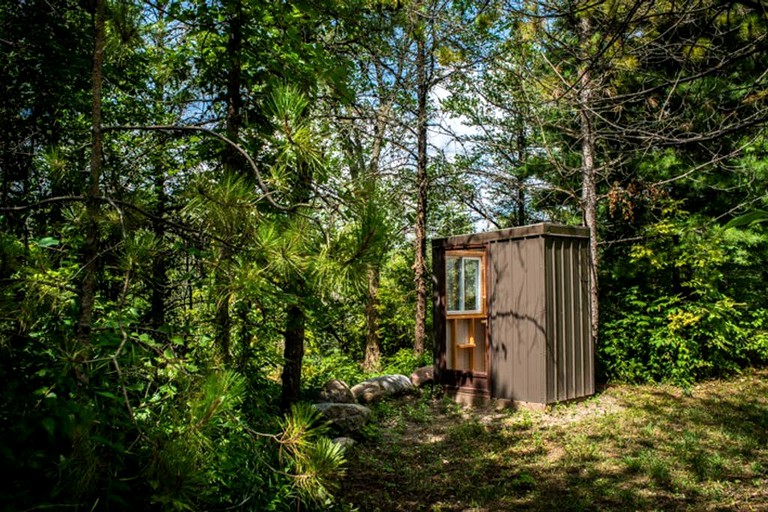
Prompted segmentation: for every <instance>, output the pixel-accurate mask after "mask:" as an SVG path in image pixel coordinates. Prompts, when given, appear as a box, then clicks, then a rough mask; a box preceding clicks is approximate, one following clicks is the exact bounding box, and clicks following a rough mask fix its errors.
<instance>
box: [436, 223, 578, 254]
mask: <svg viewBox="0 0 768 512" xmlns="http://www.w3.org/2000/svg"><path fill="white" fill-rule="evenodd" d="M544 235H549V236H566V237H572V238H589V228H587V227H584V226H566V225H563V224H550V223H548V222H542V223H539V224H531V225H529V226H520V227H516V228H506V229H499V230H496V231H486V232H484V233H471V234H466V235H456V236H449V237H445V238H435V239H433V240H432V247H434V248H439V247H452V246H467V245H479V244H484V243H486V242H497V241H501V240H513V239H516V238H529V237H535V236H544Z"/></svg>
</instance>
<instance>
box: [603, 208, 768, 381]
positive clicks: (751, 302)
mask: <svg viewBox="0 0 768 512" xmlns="http://www.w3.org/2000/svg"><path fill="white" fill-rule="evenodd" d="M767 248H768V237H766V235H765V234H764V232H758V231H736V230H731V229H723V228H721V227H719V226H717V225H712V224H711V223H710V222H709V221H708V220H707V219H705V218H701V217H696V216H691V215H688V214H687V213H685V212H682V211H680V210H679V209H678V208H677V207H672V208H671V209H669V210H668V211H667V215H666V217H664V218H662V219H661V220H660V221H658V222H656V223H654V224H650V225H649V226H647V228H646V229H645V231H644V240H643V242H641V243H636V244H635V245H633V246H632V247H631V250H630V255H629V257H630V259H629V261H628V262H627V265H626V266H622V267H615V268H614V272H615V273H616V274H615V275H614V276H613V279H616V280H617V281H616V282H617V283H622V284H623V286H624V287H623V288H621V289H615V290H612V291H611V292H610V293H609V294H607V295H606V299H607V300H604V301H603V303H604V304H605V307H604V315H605V320H604V324H603V331H602V336H601V343H600V347H599V351H598V355H599V359H600V361H601V363H602V365H603V368H604V371H605V374H606V376H607V377H608V378H612V379H618V380H626V381H640V382H646V381H671V382H675V383H677V384H681V385H690V384H692V383H693V382H694V381H696V380H698V379H702V378H708V377H716V376H720V375H724V374H729V373H733V372H735V371H738V369H739V368H741V367H743V366H745V365H750V364H764V363H765V362H767V361H768V360H766V358H765V355H766V351H765V329H764V323H763V322H764V319H765V316H766V307H768V303H767V302H766V300H765V296H764V293H763V287H762V285H761V283H762V282H764V279H765V276H764V272H765V271H764V268H763V267H762V258H763V255H764V254H765V251H766V249H767ZM618 279H620V280H618Z"/></svg>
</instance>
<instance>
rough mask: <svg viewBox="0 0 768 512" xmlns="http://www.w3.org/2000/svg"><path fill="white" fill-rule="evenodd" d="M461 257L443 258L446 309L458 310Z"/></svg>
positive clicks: (459, 306)
mask: <svg viewBox="0 0 768 512" xmlns="http://www.w3.org/2000/svg"><path fill="white" fill-rule="evenodd" d="M460 286H461V258H446V260H445V302H446V308H447V309H448V311H459V310H460V309H461V304H460V302H459V300H460V299H461V291H460V289H459V287H460Z"/></svg>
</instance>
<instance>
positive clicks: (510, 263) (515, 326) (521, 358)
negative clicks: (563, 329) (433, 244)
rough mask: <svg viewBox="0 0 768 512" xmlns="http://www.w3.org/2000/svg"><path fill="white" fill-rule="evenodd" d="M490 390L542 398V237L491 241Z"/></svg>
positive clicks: (496, 393)
mask: <svg viewBox="0 0 768 512" xmlns="http://www.w3.org/2000/svg"><path fill="white" fill-rule="evenodd" d="M489 252H490V258H489V261H490V269H489V271H490V275H491V290H490V295H489V308H490V337H491V364H490V367H491V371H492V376H491V394H492V396H494V397H496V398H504V399H508V400H519V401H526V402H538V403H543V402H544V401H545V399H546V388H545V387H546V375H545V364H544V363H545V361H544V359H545V353H546V352H545V351H546V346H545V342H546V336H545V335H546V329H545V325H544V322H545V319H546V317H545V312H546V308H545V290H544V261H543V258H544V243H543V239H542V238H540V237H539V238H532V239H518V240H500V241H497V242H494V243H492V244H490V250H489Z"/></svg>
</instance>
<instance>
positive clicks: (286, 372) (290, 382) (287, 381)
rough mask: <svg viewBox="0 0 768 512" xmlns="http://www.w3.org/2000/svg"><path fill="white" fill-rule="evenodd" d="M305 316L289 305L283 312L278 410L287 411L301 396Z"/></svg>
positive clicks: (299, 309) (299, 307) (302, 311)
mask: <svg viewBox="0 0 768 512" xmlns="http://www.w3.org/2000/svg"><path fill="white" fill-rule="evenodd" d="M306 320H307V318H306V315H305V314H304V310H303V309H302V308H301V306H298V305H296V304H291V305H289V306H287V307H286V310H285V349H284V352H283V358H284V359H285V361H284V363H283V374H282V375H281V381H282V388H281V390H280V408H281V409H282V410H283V411H288V410H289V408H290V406H291V404H293V403H296V402H298V400H299V396H300V394H301V364H302V360H303V359H304V328H305V324H306Z"/></svg>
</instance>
